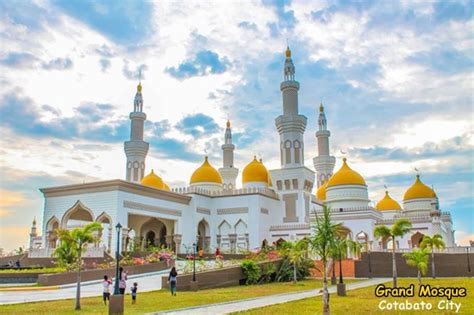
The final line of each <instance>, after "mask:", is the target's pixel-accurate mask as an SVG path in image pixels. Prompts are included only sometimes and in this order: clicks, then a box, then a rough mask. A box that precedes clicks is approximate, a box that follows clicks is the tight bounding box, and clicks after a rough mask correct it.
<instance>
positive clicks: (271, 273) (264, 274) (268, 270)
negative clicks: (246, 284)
mask: <svg viewBox="0 0 474 315" xmlns="http://www.w3.org/2000/svg"><path fill="white" fill-rule="evenodd" d="M260 269H261V278H260V280H259V282H258V283H269V282H273V281H275V276H276V272H277V270H276V266H275V264H274V263H268V264H263V265H261V266H260Z"/></svg>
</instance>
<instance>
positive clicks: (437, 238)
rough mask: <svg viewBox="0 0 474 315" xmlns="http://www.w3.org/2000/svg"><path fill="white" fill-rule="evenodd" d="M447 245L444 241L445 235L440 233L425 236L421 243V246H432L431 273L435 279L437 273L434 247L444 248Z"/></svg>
mask: <svg viewBox="0 0 474 315" xmlns="http://www.w3.org/2000/svg"><path fill="white" fill-rule="evenodd" d="M445 246H446V244H444V241H443V237H442V236H441V235H440V234H435V235H433V237H429V236H428V235H425V236H423V240H422V241H421V243H420V247H421V248H430V249H431V275H432V276H433V279H436V273H435V261H434V249H435V248H437V249H442V248H444V247H445Z"/></svg>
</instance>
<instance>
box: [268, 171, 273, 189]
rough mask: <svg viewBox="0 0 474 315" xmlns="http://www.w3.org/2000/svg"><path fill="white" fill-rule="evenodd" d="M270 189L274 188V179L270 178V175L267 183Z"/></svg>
mask: <svg viewBox="0 0 474 315" xmlns="http://www.w3.org/2000/svg"><path fill="white" fill-rule="evenodd" d="M267 185H268V187H273V184H272V178H271V177H270V173H269V174H268V182H267Z"/></svg>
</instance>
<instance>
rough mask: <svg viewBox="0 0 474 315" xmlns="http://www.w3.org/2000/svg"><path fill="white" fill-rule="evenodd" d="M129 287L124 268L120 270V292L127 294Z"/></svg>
mask: <svg viewBox="0 0 474 315" xmlns="http://www.w3.org/2000/svg"><path fill="white" fill-rule="evenodd" d="M126 287H127V272H126V271H125V270H123V267H120V268H119V290H120V294H122V295H123V294H125V288H126Z"/></svg>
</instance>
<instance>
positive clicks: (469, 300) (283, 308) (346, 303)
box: [233, 278, 474, 315]
mask: <svg viewBox="0 0 474 315" xmlns="http://www.w3.org/2000/svg"><path fill="white" fill-rule="evenodd" d="M398 281H399V283H398V286H399V287H407V286H409V285H410V284H412V283H413V284H415V296H414V297H407V298H404V297H397V298H394V297H390V298H388V297H387V298H385V297H382V298H378V297H376V296H375V294H374V291H375V286H372V287H367V288H363V289H357V290H351V291H347V296H346V297H339V296H337V295H336V294H331V297H330V308H331V314H364V315H367V314H375V313H377V314H378V313H380V314H403V315H409V314H417V315H419V314H455V311H446V310H439V309H438V303H439V301H442V300H445V298H440V297H423V298H420V297H418V296H417V295H418V285H417V283H418V282H417V280H416V279H399V280H398ZM422 284H430V285H431V286H440V287H465V288H467V296H466V297H457V298H453V299H452V301H454V302H456V303H459V302H461V303H462V305H461V308H460V310H459V312H458V313H457V314H474V298H473V294H474V279H472V278H451V279H449V278H443V279H435V280H433V279H423V282H422ZM385 285H386V286H387V287H388V286H390V287H391V282H388V283H386V284H385ZM382 300H387V301H388V302H393V301H397V302H404V301H405V300H408V301H409V302H412V303H416V302H421V301H424V302H430V303H431V304H432V305H433V307H432V310H430V311H426V310H425V311H423V310H418V311H413V310H412V311H406V310H405V311H403V310H397V311H395V310H391V311H388V310H380V309H379V306H378V305H379V303H380V302H381V301H382ZM295 310H298V311H297V312H295ZM322 310H323V304H322V297H321V296H317V297H314V298H310V299H304V300H299V301H294V302H289V303H283V304H277V305H272V306H268V307H263V308H258V309H254V310H250V311H246V312H238V313H233V314H234V315H235V314H239V315H243V314H245V315H270V314H298V315H304V314H308V315H309V314H311V315H314V314H322Z"/></svg>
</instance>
